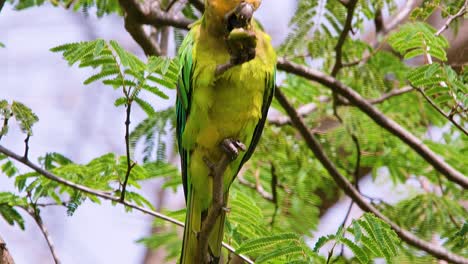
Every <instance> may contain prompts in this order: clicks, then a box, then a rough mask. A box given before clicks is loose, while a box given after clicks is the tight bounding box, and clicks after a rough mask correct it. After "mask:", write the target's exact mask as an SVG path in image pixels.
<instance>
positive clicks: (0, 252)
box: [0, 236, 15, 264]
mask: <svg viewBox="0 0 468 264" xmlns="http://www.w3.org/2000/svg"><path fill="white" fill-rule="evenodd" d="M0 263H1V264H15V261H14V260H13V258H12V257H11V254H10V252H9V251H8V249H7V247H6V243H5V240H3V238H2V237H1V236H0Z"/></svg>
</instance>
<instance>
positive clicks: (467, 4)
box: [435, 0, 468, 36]
mask: <svg viewBox="0 0 468 264" xmlns="http://www.w3.org/2000/svg"><path fill="white" fill-rule="evenodd" d="M467 11H468V0H465V3H464V4H463V6H462V7H461V8H460V10H458V12H457V13H456V14H455V15H453V16H450V17H449V18H448V19H447V21H445V24H444V25H443V26H442V27H441V28H440V29H439V30H437V32H436V33H435V35H436V36H439V35H440V34H442V32H444V31H445V30H446V29H447V28H448V27H449V25H450V23H452V22H453V21H454V20H455V19H457V18H459V17H461V16H463V15H464V14H465V13H466V12H467Z"/></svg>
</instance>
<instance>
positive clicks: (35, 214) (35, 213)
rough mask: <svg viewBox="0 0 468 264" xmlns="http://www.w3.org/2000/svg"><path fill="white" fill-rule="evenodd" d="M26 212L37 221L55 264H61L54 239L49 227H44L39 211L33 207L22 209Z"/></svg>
mask: <svg viewBox="0 0 468 264" xmlns="http://www.w3.org/2000/svg"><path fill="white" fill-rule="evenodd" d="M21 208H22V209H23V210H24V211H26V212H27V213H28V214H29V215H30V216H31V217H32V218H33V219H34V221H36V224H37V226H38V227H39V229H40V230H41V233H42V235H43V236H44V238H45V240H46V242H47V246H48V247H49V250H50V253H51V254H52V257H53V258H54V262H55V264H60V263H61V261H60V258H59V257H58V254H57V250H56V249H55V246H54V242H53V241H52V237H51V236H50V234H49V231H48V230H47V227H46V226H45V225H44V222H42V218H41V216H40V215H39V212H38V210H37V209H36V208H35V207H34V205H33V206H31V207H21Z"/></svg>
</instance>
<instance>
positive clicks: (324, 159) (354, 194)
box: [275, 88, 468, 264]
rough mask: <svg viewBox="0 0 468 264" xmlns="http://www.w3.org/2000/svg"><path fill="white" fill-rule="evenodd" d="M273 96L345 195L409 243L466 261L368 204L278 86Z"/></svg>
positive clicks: (457, 260) (456, 259)
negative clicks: (342, 173)
mask: <svg viewBox="0 0 468 264" xmlns="http://www.w3.org/2000/svg"><path fill="white" fill-rule="evenodd" d="M275 97H276V99H277V100H278V102H279V103H280V104H281V106H282V107H283V108H284V110H285V111H286V112H287V113H288V115H289V116H290V117H291V120H292V122H293V124H294V126H295V127H296V128H297V130H298V131H299V132H300V134H301V135H302V137H303V138H304V140H305V142H306V144H307V146H308V147H309V149H310V150H311V151H312V152H313V153H314V155H315V156H316V158H317V159H318V160H319V161H320V162H321V163H322V165H323V166H324V167H325V169H326V170H327V171H328V173H329V174H330V176H331V177H332V178H333V179H334V180H335V182H336V183H337V184H338V186H340V188H341V189H342V190H343V191H344V192H345V193H346V195H348V196H349V197H350V198H351V199H352V200H353V201H354V202H355V203H356V204H357V205H358V206H359V207H360V208H361V209H362V210H363V211H365V212H371V213H373V214H374V215H376V216H377V217H379V218H381V219H382V220H384V221H385V222H387V223H388V224H389V225H390V226H391V227H392V229H393V230H394V231H395V232H396V233H397V234H398V236H399V237H400V238H401V239H402V240H404V241H405V242H407V243H408V244H410V245H413V246H415V247H417V248H419V249H421V250H423V251H426V252H427V253H429V254H431V255H433V256H435V257H437V258H439V259H443V260H446V261H449V262H452V263H461V264H467V263H468V259H466V258H464V257H462V256H458V255H455V254H453V253H451V252H448V251H447V250H446V249H444V248H442V247H440V246H436V245H433V244H431V243H428V242H426V241H424V240H421V239H420V238H418V237H417V236H415V235H414V234H412V233H410V232H409V231H407V230H405V229H402V228H401V227H400V226H398V225H397V224H395V223H394V222H392V221H391V220H390V219H388V218H387V217H386V216H385V215H383V214H382V213H381V212H380V211H379V210H377V209H376V208H375V207H374V206H372V205H371V204H369V203H368V202H367V201H366V200H365V198H364V197H363V196H362V195H361V194H360V193H359V192H358V190H356V188H355V187H354V186H353V185H352V184H351V183H350V182H349V181H348V180H347V179H346V178H345V177H344V176H343V175H341V173H340V172H339V171H338V169H337V168H336V167H335V165H334V164H333V163H332V162H331V160H330V159H329V158H328V156H327V155H326V154H325V152H324V151H323V149H322V147H321V145H320V143H319V142H318V141H317V140H316V139H315V137H314V136H313V135H312V133H310V131H309V129H308V128H307V126H306V125H305V123H304V121H303V120H302V118H301V117H300V116H299V115H298V114H297V112H296V109H295V108H294V107H293V106H292V105H291V104H290V103H289V101H288V100H287V98H286V97H285V96H284V94H283V93H282V92H281V90H280V89H279V88H277V89H276V93H275Z"/></svg>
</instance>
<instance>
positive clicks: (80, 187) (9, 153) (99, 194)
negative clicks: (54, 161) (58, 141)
mask: <svg viewBox="0 0 468 264" xmlns="http://www.w3.org/2000/svg"><path fill="white" fill-rule="evenodd" d="M0 153H3V154H5V155H6V156H8V157H10V158H12V159H14V160H16V161H18V162H20V163H22V164H24V165H26V166H28V167H29V168H31V169H33V170H34V171H36V172H37V173H39V174H41V175H42V176H44V177H46V178H47V179H49V180H52V181H55V182H58V183H60V184H63V185H65V186H68V187H71V188H73V189H75V190H78V191H82V192H84V193H87V194H90V195H94V196H97V197H100V198H103V199H105V200H109V201H112V202H115V203H119V204H122V205H124V206H126V207H129V208H132V209H135V210H137V211H140V212H142V213H145V214H148V215H151V216H154V217H157V218H159V219H162V220H164V221H167V222H170V223H173V224H175V225H178V226H181V227H184V224H183V223H182V222H180V221H178V220H176V219H174V218H171V217H169V216H166V215H164V214H161V213H159V212H155V211H152V210H149V209H147V208H144V207H142V206H139V205H136V204H134V203H129V202H127V201H122V200H121V199H120V197H116V196H113V195H110V194H107V193H106V192H103V191H99V190H94V189H91V188H89V187H87V186H84V185H80V184H77V183H74V182H71V181H68V180H66V179H63V178H61V177H59V176H57V175H55V174H53V173H51V172H49V171H47V170H44V169H42V168H41V167H39V166H38V165H36V164H34V163H32V162H31V161H29V160H26V159H24V158H23V157H22V156H20V155H18V154H16V153H14V152H12V151H11V150H9V149H7V148H5V147H3V146H2V145H0ZM222 245H223V247H224V248H226V249H228V250H229V251H230V252H231V253H233V254H236V250H235V249H234V248H233V247H232V246H230V245H228V244H226V243H224V242H223V244H222ZM236 255H237V256H239V257H240V258H242V260H244V261H245V262H247V263H249V264H253V263H254V262H253V261H252V260H250V259H249V258H247V257H246V256H244V255H241V254H236Z"/></svg>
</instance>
